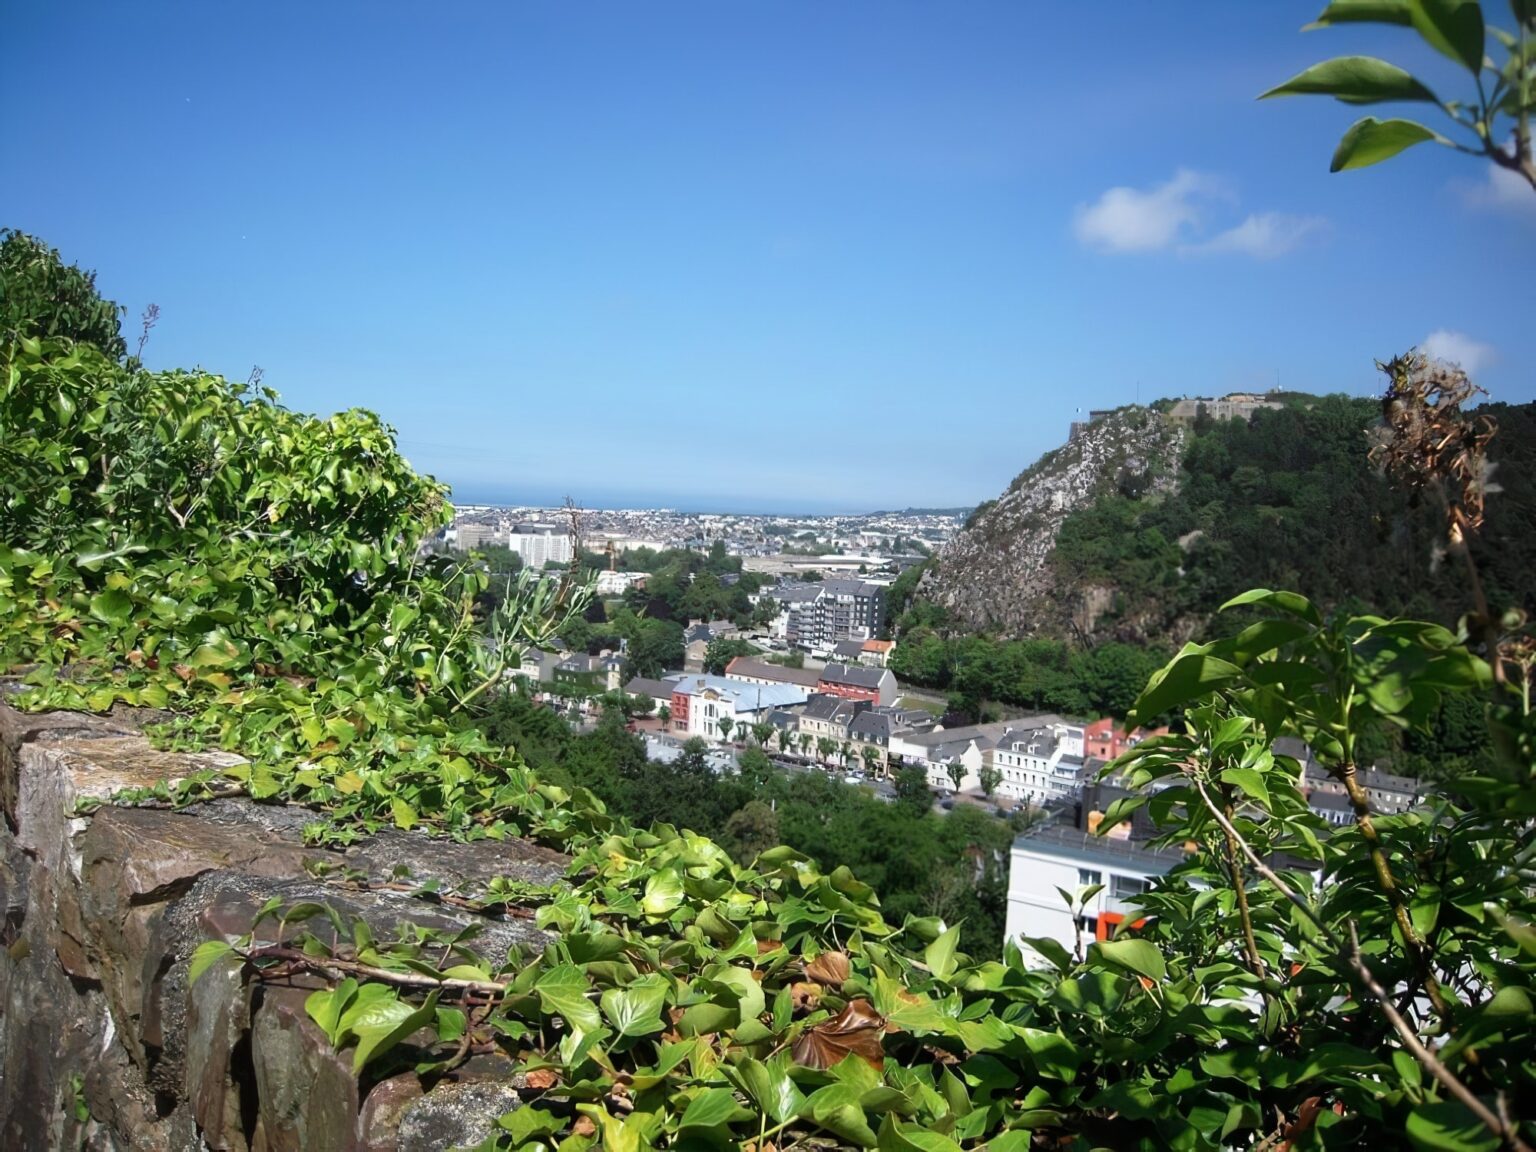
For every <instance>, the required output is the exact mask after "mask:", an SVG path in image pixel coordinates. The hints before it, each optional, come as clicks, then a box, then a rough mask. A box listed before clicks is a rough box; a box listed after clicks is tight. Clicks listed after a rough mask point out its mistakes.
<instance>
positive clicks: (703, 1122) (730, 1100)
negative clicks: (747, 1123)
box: [679, 1088, 752, 1128]
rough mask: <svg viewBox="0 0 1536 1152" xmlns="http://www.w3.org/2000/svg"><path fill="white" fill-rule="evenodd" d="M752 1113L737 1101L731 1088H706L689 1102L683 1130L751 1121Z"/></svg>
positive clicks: (685, 1112) (684, 1113)
mask: <svg viewBox="0 0 1536 1152" xmlns="http://www.w3.org/2000/svg"><path fill="white" fill-rule="evenodd" d="M751 1119H752V1113H751V1112H749V1111H747V1110H746V1109H745V1108H743V1107H742V1106H741V1105H740V1104H739V1103H738V1102H737V1100H736V1096H735V1093H733V1092H732V1091H731V1090H730V1089H729V1088H706V1089H705V1090H704V1091H703V1092H701V1093H699V1095H697V1096H695V1097H694V1098H693V1099H692V1100H690V1101H689V1102H688V1107H687V1109H686V1110H685V1111H684V1112H683V1119H682V1123H681V1124H680V1125H679V1127H681V1128H715V1127H718V1126H720V1125H722V1124H730V1123H732V1122H733V1121H736V1120H751Z"/></svg>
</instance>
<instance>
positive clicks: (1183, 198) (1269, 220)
mask: <svg viewBox="0 0 1536 1152" xmlns="http://www.w3.org/2000/svg"><path fill="white" fill-rule="evenodd" d="M1235 200H1236V197H1235V196H1233V195H1232V193H1231V192H1230V191H1229V189H1228V188H1227V186H1226V184H1225V183H1224V182H1223V181H1222V180H1221V179H1219V178H1218V177H1215V176H1212V175H1210V174H1208V173H1204V172H1194V171H1191V170H1190V169H1188V168H1180V169H1179V170H1178V171H1177V172H1175V173H1174V175H1173V179H1172V180H1169V181H1168V182H1166V183H1164V184H1158V185H1156V186H1155V187H1152V188H1148V189H1145V190H1143V189H1139V188H1125V187H1121V188H1111V189H1109V191H1107V192H1105V193H1104V194H1103V195H1102V196H1100V197H1099V198H1098V199H1097V200H1095V201H1094V202H1093V203H1092V204H1081V205H1079V206H1078V209H1077V212H1076V214H1075V216H1074V217H1073V221H1072V228H1073V231H1074V232H1075V233H1076V235H1077V238H1078V240H1079V241H1081V242H1082V243H1083V244H1085V245H1087V246H1088V247H1090V248H1096V249H1098V250H1099V251H1101V252H1159V251H1166V250H1169V249H1173V250H1176V251H1178V252H1179V253H1181V254H1186V255H1194V254H1207V253H1209V254H1213V255H1222V254H1232V255H1239V256H1252V257H1255V258H1256V259H1260V260H1268V259H1272V258H1273V257H1276V256H1281V255H1284V254H1285V253H1287V252H1289V251H1291V250H1292V249H1293V248H1295V247H1296V246H1297V245H1298V244H1300V243H1301V242H1302V241H1303V240H1304V239H1306V238H1307V237H1308V236H1310V235H1312V234H1313V233H1316V232H1318V231H1321V230H1322V229H1323V228H1324V227H1325V226H1326V225H1327V221H1326V220H1325V219H1324V218H1323V217H1321V216H1293V215H1290V214H1289V213H1285V212H1254V213H1250V214H1249V215H1248V216H1247V217H1246V218H1245V219H1244V220H1242V221H1241V222H1240V223H1238V224H1236V225H1233V226H1232V227H1230V228H1226V229H1224V230H1222V231H1219V232H1216V233H1215V234H1214V235H1207V232H1206V229H1207V225H1208V221H1209V218H1210V216H1211V215H1212V209H1213V208H1217V207H1219V206H1220V205H1221V204H1222V202H1226V203H1227V204H1228V206H1229V210H1230V207H1231V206H1232V205H1233V204H1234V202H1235Z"/></svg>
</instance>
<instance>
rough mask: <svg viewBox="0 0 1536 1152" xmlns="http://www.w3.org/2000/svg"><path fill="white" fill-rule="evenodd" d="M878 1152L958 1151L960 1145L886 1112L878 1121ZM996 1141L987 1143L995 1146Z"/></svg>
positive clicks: (989, 1146) (990, 1146)
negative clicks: (901, 1120)
mask: <svg viewBox="0 0 1536 1152" xmlns="http://www.w3.org/2000/svg"><path fill="white" fill-rule="evenodd" d="M878 1140H879V1148H880V1152H960V1145H958V1144H956V1143H955V1142H954V1141H953V1140H951V1139H950V1138H949V1137H948V1136H945V1135H943V1134H941V1133H939V1132H933V1131H929V1130H927V1129H923V1128H918V1127H916V1126H914V1125H911V1124H903V1123H901V1122H900V1121H898V1120H897V1119H896V1118H895V1117H893V1116H892V1115H891V1114H890V1113H886V1116H885V1119H884V1120H883V1121H881V1123H880V1135H879V1137H878ZM996 1146H997V1145H996V1142H995V1141H994V1142H993V1143H991V1144H988V1145H987V1147H988V1149H992V1148H995V1147H996Z"/></svg>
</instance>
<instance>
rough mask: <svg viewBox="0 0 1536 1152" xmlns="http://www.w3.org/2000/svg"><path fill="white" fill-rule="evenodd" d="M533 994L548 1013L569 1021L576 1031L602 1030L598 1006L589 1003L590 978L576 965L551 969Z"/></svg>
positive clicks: (534, 987) (562, 965) (561, 965)
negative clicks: (577, 1029)
mask: <svg viewBox="0 0 1536 1152" xmlns="http://www.w3.org/2000/svg"><path fill="white" fill-rule="evenodd" d="M533 990H534V993H535V994H536V995H537V996H538V998H539V1003H540V1004H542V1005H543V1007H544V1011H545V1012H546V1013H549V1014H551V1015H558V1016H563V1017H565V1020H566V1022H567V1023H568V1024H569V1025H570V1026H571V1027H572V1028H579V1029H581V1030H582V1031H583V1032H596V1031H597V1030H598V1029H599V1028H601V1027H602V1024H603V1019H602V1017H601V1016H599V1015H598V1012H597V1005H595V1004H593V1003H592V1002H591V1001H590V1000H588V999H587V990H588V983H587V978H586V976H585V975H584V974H583V973H582V971H581V969H580V968H577V967H576V966H575V965H574V964H560V965H557V966H556V967H554V968H551V969H549V971H547V972H545V973H543V974H542V975H541V976H540V977H539V979H538V981H537V983H535V984H534V986H533Z"/></svg>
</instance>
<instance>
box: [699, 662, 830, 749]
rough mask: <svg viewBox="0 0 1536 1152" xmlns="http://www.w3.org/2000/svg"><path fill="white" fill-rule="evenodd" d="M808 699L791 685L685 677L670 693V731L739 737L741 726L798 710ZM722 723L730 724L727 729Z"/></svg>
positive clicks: (707, 737) (717, 737) (706, 736)
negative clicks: (777, 713) (724, 721)
mask: <svg viewBox="0 0 1536 1152" xmlns="http://www.w3.org/2000/svg"><path fill="white" fill-rule="evenodd" d="M806 699H807V693H806V691H805V689H803V688H800V687H797V686H795V685H793V684H746V683H743V682H742V681H739V680H727V679H726V678H725V677H724V676H698V675H692V674H690V675H687V676H683V677H680V678H679V679H678V680H677V681H676V687H674V688H673V690H672V723H671V729H672V732H673V733H674V734H676V735H685V736H700V737H702V738H703V739H705V740H725V739H727V735H726V733H727V732H729V734H730V736H731V737H733V738H736V739H739V738H740V735H739V734H740V732H741V731H742V728H743V726H747V725H751V724H753V723H755V722H757V721H758V720H765V721H766V720H767V719H768V717H769V715H770V714H771V713H772V712H773V711H774V710H775V709H784V708H797V707H799V706H800V705H802V704H804V703H805V701H806ZM722 720H728V721H730V726H729V727H728V728H723V727H722V726H721V721H722Z"/></svg>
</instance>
